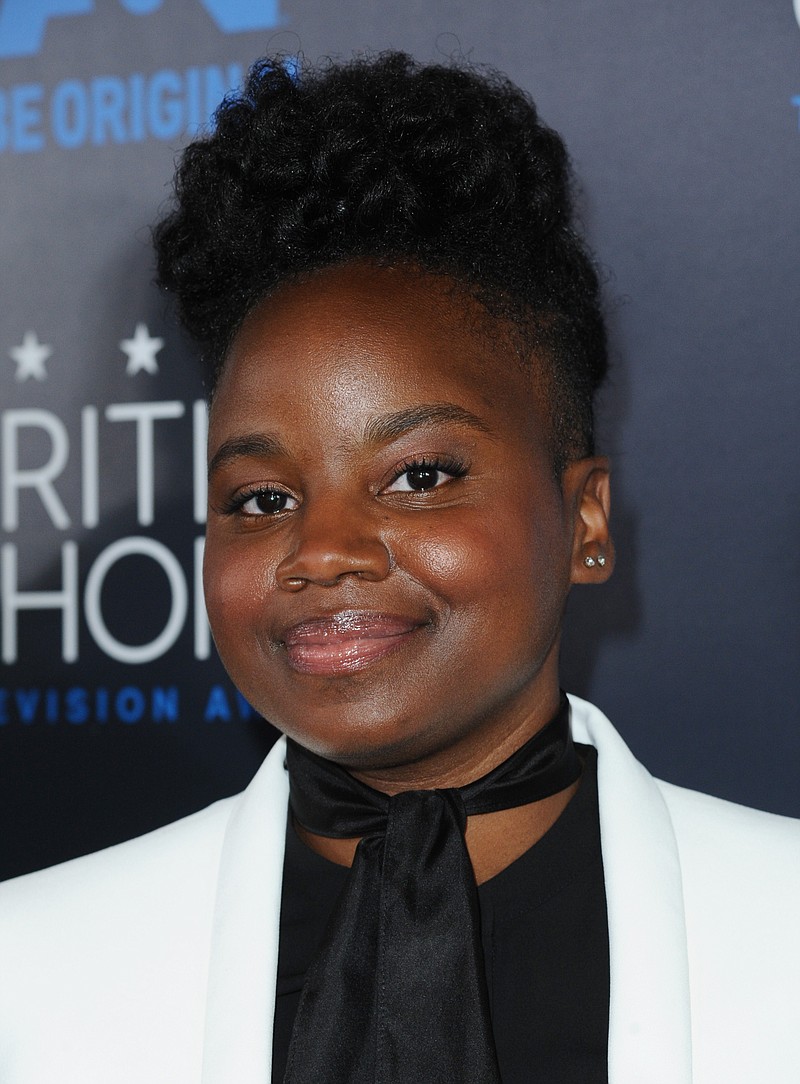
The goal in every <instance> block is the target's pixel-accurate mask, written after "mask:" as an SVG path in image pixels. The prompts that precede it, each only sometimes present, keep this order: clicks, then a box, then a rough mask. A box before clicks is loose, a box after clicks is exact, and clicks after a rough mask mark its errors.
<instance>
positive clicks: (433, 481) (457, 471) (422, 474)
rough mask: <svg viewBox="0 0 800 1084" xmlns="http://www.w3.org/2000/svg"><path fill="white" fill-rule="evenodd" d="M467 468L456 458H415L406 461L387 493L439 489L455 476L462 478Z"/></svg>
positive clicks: (387, 488) (420, 491)
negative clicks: (455, 459)
mask: <svg viewBox="0 0 800 1084" xmlns="http://www.w3.org/2000/svg"><path fill="white" fill-rule="evenodd" d="M466 472H467V469H466V467H465V466H464V464H463V463H458V462H456V461H454V460H447V461H444V460H440V459H434V460H427V459H420V460H414V461H413V462H410V463H404V464H403V465H402V467H401V468H400V471H399V472H398V473H397V474H396V475H395V478H394V481H393V482H391V483H390V484H389V485H388V486H387V487H386V490H385V492H386V493H424V492H426V491H427V490H429V489H437V488H438V487H439V486H442V485H444V484H445V483H446V482H450V481H452V479H453V478H461V477H462V476H463V475H464V474H466Z"/></svg>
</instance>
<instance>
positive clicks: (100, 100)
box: [92, 77, 126, 144]
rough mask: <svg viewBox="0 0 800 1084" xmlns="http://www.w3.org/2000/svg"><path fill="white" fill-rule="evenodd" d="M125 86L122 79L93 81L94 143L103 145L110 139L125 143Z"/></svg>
mask: <svg viewBox="0 0 800 1084" xmlns="http://www.w3.org/2000/svg"><path fill="white" fill-rule="evenodd" d="M124 109H125V84H124V83H123V82H122V80H121V79H114V78H110V77H109V78H104V79H94V80H93V81H92V143H96V144H102V143H105V142H107V139H108V137H109V136H110V137H111V139H113V140H114V142H115V143H125V142H126V137H125V121H124V119H123V115H122V114H123V110H124Z"/></svg>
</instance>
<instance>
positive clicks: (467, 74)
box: [154, 52, 607, 471]
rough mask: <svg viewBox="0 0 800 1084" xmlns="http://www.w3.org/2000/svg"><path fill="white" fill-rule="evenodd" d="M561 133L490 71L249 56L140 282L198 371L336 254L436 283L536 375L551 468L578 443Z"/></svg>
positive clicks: (578, 374)
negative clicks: (283, 289)
mask: <svg viewBox="0 0 800 1084" xmlns="http://www.w3.org/2000/svg"><path fill="white" fill-rule="evenodd" d="M573 218H574V215H573V200H572V185H571V176H570V169H569V161H568V158H567V152H566V149H565V147H564V144H563V142H562V140H561V138H560V137H559V136H558V135H557V133H555V132H554V131H553V130H552V129H550V128H548V127H547V126H546V125H545V124H543V123H542V122H541V121H540V119H539V117H538V113H537V110H536V107H535V105H534V104H533V102H532V101H531V100H530V98H529V97H528V96H527V95H526V94H525V93H523V91H521V90H520V89H519V88H518V87H516V86H515V85H514V84H513V83H511V82H510V81H509V80H508V79H507V78H505V77H504V76H502V75H500V74H499V73H496V72H492V71H487V70H484V69H480V70H478V69H475V68H473V67H467V66H464V65H456V64H451V65H441V64H437V65H421V64H419V63H417V62H415V61H414V60H413V59H412V58H411V57H409V56H407V55H406V54H403V53H397V52H392V53H385V54H381V55H379V56H376V57H367V58H358V59H355V60H353V61H350V62H347V63H333V62H327V63H326V64H324V65H322V66H320V67H318V68H316V69H312V68H306V67H304V68H303V69H302V70H301V71H300V73H299V74H298V73H297V72H296V71H295V70H293V69H292V67H291V66H290V65H288V64H287V63H286V62H285V60H284V59H283V58H280V57H276V58H272V59H262V60H260V61H258V62H257V63H256V64H255V65H254V66H253V67H252V68H251V70H250V73H249V75H248V78H247V81H246V83H245V86H244V89H243V90H242V92H241V93H238V94H236V95H234V96H230V97H228V98H226V100H225V101H224V102H223V103H222V105H221V106H220V107H219V109H218V110H217V112H216V115H215V125H214V128H213V130H212V132H211V133H210V134H209V135H208V136H206V137H204V138H200V139H198V140H197V141H195V142H193V143H192V144H190V145H189V146H188V147H187V148H186V150H185V151H184V153H183V156H182V160H181V162H180V165H179V167H178V170H177V174H176V179H175V201H174V205H173V207H172V209H171V211H170V212H169V213H168V214H167V216H166V217H165V218H164V219H163V220H162V221H161V222H160V223H159V224H158V225H157V226H156V227H155V230H154V240H155V246H156V252H157V267H158V281H159V283H160V284H161V285H162V286H163V287H165V288H166V289H167V290H168V291H171V292H172V293H174V294H175V295H176V297H177V301H178V311H179V316H180V319H181V321H182V323H183V324H184V326H185V328H186V329H187V330H188V331H189V333H190V334H191V335H192V336H193V337H194V338H196V339H197V340H198V341H199V342H200V343H201V344H202V346H203V348H204V352H205V357H206V360H207V362H208V363H209V364H210V366H211V369H212V373H213V374H214V377H216V374H217V373H218V372H219V370H220V368H221V366H222V365H223V364H224V359H225V355H226V353H227V351H228V349H229V347H230V344H231V342H232V340H233V338H234V336H235V335H236V332H237V330H238V328H239V327H240V325H241V323H242V321H243V320H244V318H245V317H246V316H247V314H248V313H249V312H250V311H251V310H252V309H253V307H254V306H255V305H257V304H258V303H259V302H260V301H261V300H262V299H264V298H265V297H266V296H268V295H269V294H270V293H271V292H273V291H274V290H275V289H276V288H278V287H279V286H280V285H282V284H284V283H286V282H288V281H291V280H292V279H296V278H298V277H299V276H306V275H308V274H309V273H313V272H314V271H317V270H320V269H322V268H325V267H329V266H331V265H334V264H341V263H344V262H347V261H352V260H368V261H374V262H376V263H378V264H381V265H384V266H386V265H389V266H397V265H400V266H404V265H405V266H407V267H409V268H414V269H416V270H418V271H421V272H423V273H431V274H435V275H443V276H446V277H447V278H448V279H449V280H450V281H451V282H453V284H454V285H455V286H456V287H457V288H464V289H466V290H467V291H468V292H469V293H470V294H471V295H472V296H473V297H475V298H477V299H478V300H479V301H480V302H481V303H482V304H483V306H484V308H485V309H487V310H488V312H489V314H490V315H491V316H493V317H497V318H501V319H503V320H504V321H505V322H506V325H507V326H508V327H509V329H510V330H511V331H512V332H514V333H515V334H514V341H515V343H517V344H519V346H518V349H520V351H521V353H522V354H523V355H524V356H525V357H526V359H528V358H531V357H534V358H535V359H536V360H537V361H538V362H539V363H540V365H542V372H543V373H544V374H545V378H546V383H547V390H548V394H549V397H550V398H549V403H550V414H551V420H552V436H551V439H552V446H553V460H554V465H555V467H556V469H557V470H558V471H560V470H561V469H562V468H563V466H564V465H565V464H566V463H568V462H569V461H571V460H573V459H576V458H580V457H582V456H586V455H591V454H593V451H594V436H593V399H594V395H595V392H596V390H597V388H598V387H599V385H600V383H601V382H602V380H603V377H604V376H605V373H606V369H607V347H606V333H605V326H604V321H603V315H602V306H601V300H600V286H599V278H598V273H597V270H596V267H595V265H594V262H593V259H592V257H591V255H590V253H589V251H588V249H587V248H586V246H585V244H584V242H583V240H582V239H581V237H580V236H579V235H578V233H577V232H576V229H575V227H574V223H573Z"/></svg>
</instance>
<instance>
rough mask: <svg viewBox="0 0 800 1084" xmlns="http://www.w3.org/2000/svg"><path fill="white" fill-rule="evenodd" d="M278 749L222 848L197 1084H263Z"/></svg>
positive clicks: (266, 1076)
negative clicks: (198, 1083) (233, 1083)
mask: <svg viewBox="0 0 800 1084" xmlns="http://www.w3.org/2000/svg"><path fill="white" fill-rule="evenodd" d="M284 758H285V742H284V740H283V739H281V740H280V741H278V742H277V743H276V745H275V746H274V747H273V749H272V750H271V751H270V753H269V755H268V756H267V758H266V760H265V761H264V763H263V764H262V766H261V768H260V769H259V771H258V772H257V774H256V776H255V777H254V779H253V781H252V782H251V783H250V786H249V787H248V788H247V789H246V790H245V791H244V792H243V793H242V794H241V795H240V796H239V798H238V799H237V800H236V805H235V807H234V810H233V813H232V815H231V818H230V821H229V822H228V827H227V829H226V832H225V840H224V843H223V847H222V857H221V860H220V868H219V877H218V882H217V899H216V908H215V915H214V929H213V934H212V943H211V958H210V961H209V981H208V996H207V1001H206V1025H205V1041H204V1047H203V1077H202V1082H203V1084H231V1082H232V1081H235V1082H236V1084H268V1081H269V1080H270V1067H271V1063H272V1026H273V1017H274V1013H275V983H276V978H277V973H278V928H279V922H280V906H281V880H282V874H283V852H284V846H285V839H286V818H287V810H288V801H289V783H288V778H287V775H286V770H285V768H284Z"/></svg>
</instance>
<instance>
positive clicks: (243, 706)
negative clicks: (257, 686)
mask: <svg viewBox="0 0 800 1084" xmlns="http://www.w3.org/2000/svg"><path fill="white" fill-rule="evenodd" d="M236 707H237V708H238V709H239V718H240V719H251V718H252V717H253V716H254V715H255V714H256V713H255V711H254V710H253V709H252V708H251V706H250V705H249V704H248V702H247V701H246V700H245V698H244V697H243V696H242V694H241V693H240V692H239V690H238V689H237V690H236Z"/></svg>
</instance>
